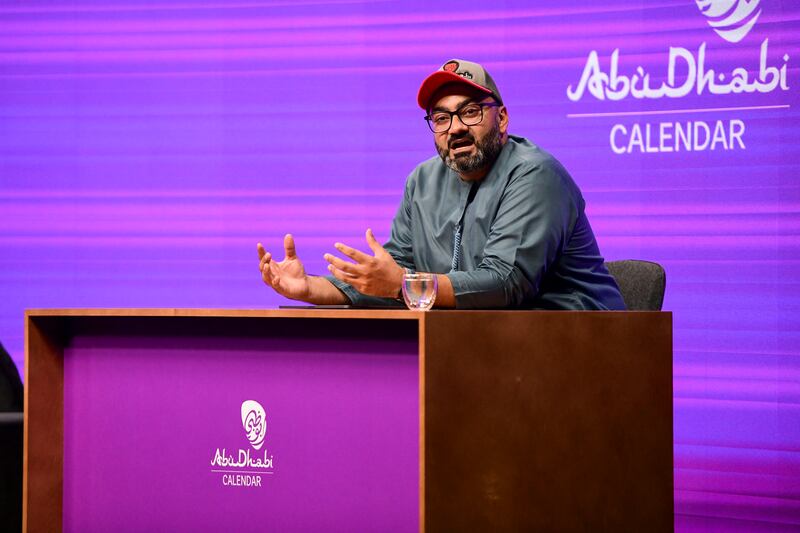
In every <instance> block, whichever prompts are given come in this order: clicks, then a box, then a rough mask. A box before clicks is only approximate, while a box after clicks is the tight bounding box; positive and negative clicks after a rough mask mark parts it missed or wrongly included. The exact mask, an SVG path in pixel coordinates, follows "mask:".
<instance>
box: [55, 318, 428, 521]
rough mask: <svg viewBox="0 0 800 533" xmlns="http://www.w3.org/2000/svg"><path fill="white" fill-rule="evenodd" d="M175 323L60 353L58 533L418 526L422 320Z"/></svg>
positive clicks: (84, 339) (85, 340) (104, 336)
mask: <svg viewBox="0 0 800 533" xmlns="http://www.w3.org/2000/svg"><path fill="white" fill-rule="evenodd" d="M180 320H181V319H173V322H175V323H174V324H172V325H171V326H170V325H165V322H164V321H163V319H162V321H160V322H158V323H157V324H156V323H151V324H148V323H147V321H138V322H136V323H132V322H130V321H129V320H128V321H120V319H104V323H101V324H99V325H98V324H95V325H94V326H92V327H91V328H88V330H87V331H89V330H90V331H91V333H87V334H82V333H80V332H78V333H77V334H75V336H74V337H72V338H71V340H70V341H69V342H68V343H67V345H66V347H65V349H64V457H63V461H64V465H63V469H64V470H63V472H64V474H63V476H64V477H63V527H64V531H81V532H88V531H281V532H284V531H409V532H415V531H418V530H419V452H418V448H419V390H418V374H419V370H418V350H419V348H418V347H419V342H418V338H417V322H416V321H380V320H371V321H369V324H368V327H367V324H365V321H356V320H336V321H321V320H311V319H306V320H302V321H301V320H292V319H285V318H284V319H252V321H251V322H250V323H249V324H248V325H247V326H246V327H244V328H242V327H241V325H239V326H238V327H239V329H240V330H242V329H244V331H237V332H235V334H232V332H231V331H230V330H229V329H228V328H226V325H225V324H224V321H223V322H220V319H216V320H210V319H192V320H193V321H192V322H191V324H189V323H188V322H180ZM203 320H205V321H206V323H205V324H203ZM240 320H241V319H240ZM167 324H169V323H167ZM309 331H313V332H314V333H313V335H312V334H309ZM243 405H244V409H243ZM260 439H261V440H262V441H260ZM259 444H260V445H259Z"/></svg>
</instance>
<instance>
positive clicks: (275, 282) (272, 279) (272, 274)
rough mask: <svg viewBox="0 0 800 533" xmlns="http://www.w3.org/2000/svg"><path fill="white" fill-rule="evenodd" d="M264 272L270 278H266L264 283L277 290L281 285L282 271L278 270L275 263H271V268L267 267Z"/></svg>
mask: <svg viewBox="0 0 800 533" xmlns="http://www.w3.org/2000/svg"><path fill="white" fill-rule="evenodd" d="M264 270H266V271H267V274H266V276H267V278H269V279H266V278H265V279H264V281H266V282H267V283H269V284H270V285H272V286H273V287H275V288H277V287H278V286H279V285H280V284H281V271H280V269H279V268H278V265H276V264H275V262H274V261H270V262H269V266H267V268H265V269H264Z"/></svg>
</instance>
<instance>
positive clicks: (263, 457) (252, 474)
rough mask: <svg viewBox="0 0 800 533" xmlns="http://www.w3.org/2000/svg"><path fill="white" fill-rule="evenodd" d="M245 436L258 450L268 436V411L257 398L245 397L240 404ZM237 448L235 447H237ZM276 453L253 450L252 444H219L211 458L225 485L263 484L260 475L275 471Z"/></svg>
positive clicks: (214, 471)
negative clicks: (246, 398)
mask: <svg viewBox="0 0 800 533" xmlns="http://www.w3.org/2000/svg"><path fill="white" fill-rule="evenodd" d="M240 415H241V421H242V428H243V429H244V437H245V439H246V440H247V442H248V444H249V445H250V446H251V447H252V448H253V449H254V450H255V451H257V452H258V451H259V450H261V447H262V446H263V445H264V441H265V439H266V436H267V413H266V411H265V410H264V407H263V406H262V405H261V404H260V403H258V402H257V401H255V400H245V401H243V402H242V405H241V408H240ZM234 450H235V451H234ZM273 463H274V457H273V456H272V454H269V453H268V452H267V449H266V448H264V451H263V452H261V453H258V454H256V453H253V452H252V451H251V450H250V448H245V449H242V448H232V449H231V451H230V452H229V451H228V449H227V448H217V449H216V451H215V452H214V456H213V457H212V458H211V472H212V473H214V474H221V478H220V479H221V481H222V484H223V485H224V486H226V487H261V481H262V479H261V476H262V475H265V474H272V473H273V472H274V470H273Z"/></svg>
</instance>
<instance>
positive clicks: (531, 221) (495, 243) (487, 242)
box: [258, 59, 625, 309]
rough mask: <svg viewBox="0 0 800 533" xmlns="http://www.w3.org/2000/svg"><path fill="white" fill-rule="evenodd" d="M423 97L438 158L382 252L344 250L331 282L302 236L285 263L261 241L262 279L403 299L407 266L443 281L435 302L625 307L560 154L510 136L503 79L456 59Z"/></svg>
mask: <svg viewBox="0 0 800 533" xmlns="http://www.w3.org/2000/svg"><path fill="white" fill-rule="evenodd" d="M417 102H418V103H419V105H420V107H422V108H423V109H424V110H425V111H426V112H427V113H428V114H427V116H426V117H425V118H426V120H427V122H428V125H429V126H430V129H431V131H432V132H433V137H434V142H435V145H436V150H437V152H438V153H439V157H434V158H432V159H430V160H428V161H425V162H423V163H422V164H420V165H419V166H418V167H417V168H416V169H414V171H413V172H412V173H411V175H410V176H409V177H408V179H407V181H406V188H405V194H404V197H403V201H402V203H401V205H400V208H399V209H398V211H397V214H396V215H395V218H394V221H393V222H392V234H391V237H390V239H389V241H388V242H387V243H386V244H385V246H381V245H380V244H379V243H378V242H377V240H376V239H375V236H374V235H373V234H372V231H371V230H367V233H366V240H367V245H368V246H369V248H370V250H371V252H372V253H371V254H370V253H364V252H362V251H360V250H357V249H355V248H352V247H350V246H346V245H344V244H342V243H336V244H335V248H336V249H337V250H338V251H339V252H340V253H341V254H342V255H343V256H345V257H346V258H347V259H344V258H342V257H338V256H335V255H332V254H325V259H326V260H327V261H328V262H329V263H330V264H329V266H328V269H329V270H330V273H331V275H330V276H328V277H316V276H308V275H306V273H305V270H304V269H303V265H302V263H301V261H300V259H299V258H298V257H297V254H296V251H295V245H294V239H293V238H292V236H291V235H287V236H286V237H285V239H284V248H285V251H286V257H285V258H284V260H283V261H280V262H277V261H275V260H274V259H273V258H272V255H271V254H269V253H268V252H266V251H265V250H264V248H263V246H261V244H260V243H259V244H258V254H259V257H260V259H261V261H260V265H259V268H260V269H261V275H262V278H263V280H264V282H265V283H266V284H267V285H269V286H270V287H272V288H273V289H274V290H275V291H277V292H278V293H279V294H282V295H284V296H286V297H288V298H292V299H295V300H302V301H305V302H308V303H314V304H349V303H352V304H354V305H366V306H369V305H386V304H389V303H391V302H397V298H398V297H399V295H400V291H401V285H402V280H403V274H404V272H405V271H406V270H414V271H419V272H433V273H436V274H437V278H438V285H439V292H438V294H437V297H436V302H435V304H436V307H444V308H453V307H457V308H461V309H469V308H503V307H512V308H520V307H521V308H538V309H624V308H625V305H624V303H623V301H622V297H621V295H620V293H619V289H618V288H617V285H616V283H615V282H614V279H613V278H612V277H611V276H610V275H609V273H608V271H607V270H606V268H605V266H604V264H603V258H602V256H601V255H600V251H599V249H598V246H597V242H596V241H595V238H594V235H593V233H592V229H591V227H590V226H589V221H588V220H587V218H586V215H585V213H584V205H585V204H584V201H583V197H582V196H581V193H580V190H579V189H578V187H577V186H576V185H575V183H574V182H573V181H572V178H571V177H570V176H569V174H568V173H567V171H566V170H565V169H564V168H563V167H562V166H561V164H560V163H559V162H558V161H556V160H555V159H554V158H553V157H552V156H551V155H550V154H548V153H546V152H544V151H543V150H541V149H540V148H538V147H537V146H535V145H533V144H531V143H530V142H529V141H527V140H526V139H523V138H522V137H515V136H512V135H509V134H508V110H507V109H506V107H505V106H504V105H503V100H502V98H501V97H500V93H499V91H498V89H497V86H496V85H495V83H494V80H492V78H491V77H490V76H489V73H488V72H486V70H485V69H484V68H483V67H481V66H480V65H478V64H477V63H472V62H469V61H462V60H459V59H454V60H451V61H448V62H447V63H445V64H444V65H443V66H442V67H441V68H440V69H439V70H438V71H436V72H434V73H433V74H431V75H430V76H428V77H427V78H426V79H425V81H423V83H422V86H421V87H420V90H419V94H418V95H417Z"/></svg>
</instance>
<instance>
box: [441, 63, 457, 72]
mask: <svg viewBox="0 0 800 533" xmlns="http://www.w3.org/2000/svg"><path fill="white" fill-rule="evenodd" d="M442 70H444V71H445V72H455V71H457V70H458V61H450V62H449V63H445V64H444V66H442Z"/></svg>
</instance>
